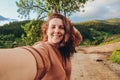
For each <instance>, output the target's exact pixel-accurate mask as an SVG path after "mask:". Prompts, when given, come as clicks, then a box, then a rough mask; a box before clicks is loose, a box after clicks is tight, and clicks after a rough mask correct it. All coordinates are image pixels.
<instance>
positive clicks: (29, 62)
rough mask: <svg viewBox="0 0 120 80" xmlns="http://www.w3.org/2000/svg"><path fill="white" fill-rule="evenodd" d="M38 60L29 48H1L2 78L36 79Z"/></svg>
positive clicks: (12, 79)
mask: <svg viewBox="0 0 120 80" xmlns="http://www.w3.org/2000/svg"><path fill="white" fill-rule="evenodd" d="M36 72H37V70H36V61H35V59H34V57H33V55H32V54H31V53H30V52H28V51H27V50H24V49H20V48H13V49H0V80H34V78H35V75H36Z"/></svg>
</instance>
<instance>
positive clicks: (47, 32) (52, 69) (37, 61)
mask: <svg viewBox="0 0 120 80" xmlns="http://www.w3.org/2000/svg"><path fill="white" fill-rule="evenodd" d="M42 32H43V36H42V41H39V42H37V43H35V44H34V45H33V46H23V47H17V48H13V49H1V50H0V63H1V65H0V80H8V79H9V80H70V76H71V60H70V57H72V55H73V54H74V53H75V47H76V46H78V44H79V43H80V42H81V41H82V36H81V34H80V32H79V31H78V30H77V29H75V28H74V27H73V25H72V24H71V22H70V21H69V20H68V19H67V18H66V17H65V16H63V15H61V14H59V13H53V14H51V15H50V16H49V18H48V20H47V21H46V22H45V23H44V24H43V25H42Z"/></svg>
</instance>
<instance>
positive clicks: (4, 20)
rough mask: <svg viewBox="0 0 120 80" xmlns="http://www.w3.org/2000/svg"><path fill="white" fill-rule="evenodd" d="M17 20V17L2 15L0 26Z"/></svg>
mask: <svg viewBox="0 0 120 80" xmlns="http://www.w3.org/2000/svg"><path fill="white" fill-rule="evenodd" d="M13 21H17V20H16V19H10V18H6V17H3V16H1V15H0V26H1V25H4V24H8V23H9V22H13Z"/></svg>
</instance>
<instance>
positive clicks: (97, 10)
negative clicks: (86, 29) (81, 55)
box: [71, 0, 120, 22]
mask: <svg viewBox="0 0 120 80" xmlns="http://www.w3.org/2000/svg"><path fill="white" fill-rule="evenodd" d="M84 10H85V12H84V13H83V12H77V13H75V14H74V15H73V16H71V19H72V21H74V22H76V21H78V22H79V21H86V20H93V19H98V20H104V19H109V18H120V0H95V1H89V2H87V3H86V4H85V8H84Z"/></svg>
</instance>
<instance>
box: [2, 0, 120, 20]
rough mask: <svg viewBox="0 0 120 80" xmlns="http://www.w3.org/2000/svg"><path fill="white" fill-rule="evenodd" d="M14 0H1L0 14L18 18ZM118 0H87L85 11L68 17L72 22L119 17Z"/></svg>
mask: <svg viewBox="0 0 120 80" xmlns="http://www.w3.org/2000/svg"><path fill="white" fill-rule="evenodd" d="M15 1H19V0H1V2H0V15H1V16H4V17H6V18H11V19H18V20H21V19H20V18H19V17H18V15H19V14H18V13H17V6H16V4H15ZM119 4H120V0H95V1H91V0H89V1H88V2H87V3H86V4H85V8H84V10H85V12H76V13H74V14H73V15H72V16H71V17H70V19H71V21H72V22H80V21H88V20H93V19H99V20H104V19H109V18H120V5H119Z"/></svg>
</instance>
